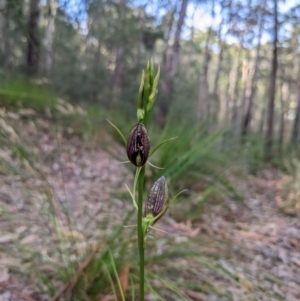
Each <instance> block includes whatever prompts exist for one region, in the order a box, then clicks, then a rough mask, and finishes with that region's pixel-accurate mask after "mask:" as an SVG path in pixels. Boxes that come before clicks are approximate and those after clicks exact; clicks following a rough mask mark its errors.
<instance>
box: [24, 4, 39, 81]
mask: <svg viewBox="0 0 300 301" xmlns="http://www.w3.org/2000/svg"><path fill="white" fill-rule="evenodd" d="M40 12H41V9H40V2H39V0H30V7H29V20H28V37H27V72H28V74H29V75H36V74H37V72H38V67H39V58H40V35H39V19H40Z"/></svg>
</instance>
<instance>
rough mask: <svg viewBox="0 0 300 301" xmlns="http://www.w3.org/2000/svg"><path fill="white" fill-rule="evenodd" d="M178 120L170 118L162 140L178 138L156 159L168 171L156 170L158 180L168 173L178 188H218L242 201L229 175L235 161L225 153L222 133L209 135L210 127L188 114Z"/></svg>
mask: <svg viewBox="0 0 300 301" xmlns="http://www.w3.org/2000/svg"><path fill="white" fill-rule="evenodd" d="M174 119H175V118H174ZM174 119H173V118H172V117H169V121H168V122H167V124H166V126H165V127H164V129H163V131H162V133H161V137H160V139H159V140H162V139H164V138H166V137H172V136H175V135H177V136H178V138H177V139H176V140H174V141H171V142H169V143H167V144H166V145H164V146H162V148H161V149H160V150H159V151H158V155H157V156H155V165H157V166H159V167H162V168H165V170H162V171H154V174H155V177H157V176H158V175H157V174H159V175H160V174H164V175H166V176H168V177H170V178H171V179H172V183H173V185H174V186H175V187H179V188H184V187H191V189H192V190H193V189H195V190H196V191H200V192H204V191H205V190H206V189H210V188H209V187H210V186H215V187H219V188H220V189H222V190H223V191H224V190H225V191H226V192H227V194H229V195H231V196H234V197H237V198H239V195H238V193H237V191H236V190H235V188H234V187H233V185H232V184H231V183H230V181H229V180H228V179H227V176H226V175H225V171H226V169H227V168H229V166H230V165H231V164H232V158H230V157H229V156H228V155H227V154H226V153H224V152H223V151H222V132H221V131H216V132H214V133H209V132H208V129H207V124H205V123H200V124H197V123H195V124H193V123H192V121H191V120H190V119H189V118H188V117H187V116H186V115H185V114H184V115H183V116H179V115H176V122H174Z"/></svg>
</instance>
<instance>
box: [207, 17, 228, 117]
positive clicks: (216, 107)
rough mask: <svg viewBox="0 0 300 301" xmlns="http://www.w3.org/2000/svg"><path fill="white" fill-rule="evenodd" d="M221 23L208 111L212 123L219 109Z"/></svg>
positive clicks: (222, 47) (222, 46) (222, 50)
mask: <svg viewBox="0 0 300 301" xmlns="http://www.w3.org/2000/svg"><path fill="white" fill-rule="evenodd" d="M222 24H223V22H221V24H220V27H219V31H218V40H219V47H220V52H219V55H218V63H217V71H216V75H215V79H214V85H213V92H212V100H213V103H212V105H211V111H210V115H211V121H212V123H216V122H217V117H218V112H219V110H220V95H219V79H220V74H221V67H222V62H223V57H224V47H225V46H224V44H225V43H224V41H223V40H222V38H221V29H222Z"/></svg>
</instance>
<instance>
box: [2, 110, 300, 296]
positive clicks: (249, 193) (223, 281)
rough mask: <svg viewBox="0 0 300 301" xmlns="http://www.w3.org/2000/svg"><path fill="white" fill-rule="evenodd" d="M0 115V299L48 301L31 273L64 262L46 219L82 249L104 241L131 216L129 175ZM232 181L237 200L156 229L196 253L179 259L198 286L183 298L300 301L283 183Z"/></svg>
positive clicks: (292, 218) (99, 154)
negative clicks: (2, 138) (2, 137)
mask: <svg viewBox="0 0 300 301" xmlns="http://www.w3.org/2000/svg"><path fill="white" fill-rule="evenodd" d="M2 117H5V118H4V119H2V118H1V119H0V124H1V131H2V132H3V133H6V138H7V141H8V140H9V141H10V142H11V144H10V145H9V144H8V143H6V144H4V146H3V148H2V149H1V153H0V158H1V160H2V161H1V165H0V168H1V170H0V171H1V172H0V204H1V208H0V209H1V214H0V301H9V300H12V301H15V300H26V301H37V300H49V297H48V298H47V296H45V295H42V294H40V293H39V290H38V287H37V279H36V278H38V277H39V274H37V272H36V270H35V268H34V267H35V266H37V265H39V264H40V262H41V261H40V260H43V263H44V267H43V269H45V270H47V271H48V272H49V273H50V272H52V273H55V269H56V267H59V266H60V265H61V263H60V262H59V256H56V255H53V254H54V251H52V250H51V245H52V244H51V243H54V241H55V237H56V236H55V235H54V234H53V233H54V232H55V228H53V226H52V222H53V221H52V219H53V216H55V217H56V218H55V223H56V224H58V226H57V227H59V229H60V233H61V235H63V236H64V237H70V236H72V237H75V238H76V242H77V243H78V248H82V250H86V247H87V245H88V244H89V243H92V242H97V241H99V239H101V237H103V236H101V235H100V236H99V234H98V232H99V231H96V230H99V229H102V230H103V231H102V232H104V234H103V233H102V235H105V231H108V229H109V228H110V226H112V225H113V223H114V221H119V220H120V216H123V215H124V212H126V211H129V210H130V208H131V206H132V204H131V203H130V201H129V198H128V196H126V189H125V185H124V184H125V183H127V184H128V185H129V186H131V184H130V183H131V181H132V175H131V172H130V171H129V170H128V169H127V167H126V166H125V165H123V164H119V163H118V162H117V161H116V159H115V158H114V157H113V156H112V155H110V154H109V153H108V152H106V151H105V150H103V149H102V148H97V149H95V148H90V147H89V145H88V144H87V143H85V142H84V141H83V140H82V139H80V138H79V137H78V136H76V135H72V129H68V130H67V131H66V132H63V131H59V130H58V131H56V132H55V131H53V127H52V126H51V125H50V124H49V123H48V122H46V121H45V120H43V119H40V118H36V119H35V120H34V121H28V120H27V119H26V118H22V116H21V117H20V116H18V115H15V116H14V115H13V114H10V115H7V114H5V116H2ZM22 143H23V144H22ZM21 144H22V145H25V146H26V149H27V150H28V149H30V153H28V152H26V150H25V146H24V148H22V147H21ZM12 145H13V146H14V148H12ZM124 153H125V152H124ZM123 159H124V156H123V158H120V161H122V160H123ZM231 177H232V180H233V181H234V183H236V187H237V188H238V189H239V190H240V191H242V192H243V195H244V197H245V198H244V202H242V203H237V202H236V201H233V200H228V201H226V202H224V203H220V204H217V205H209V204H208V205H207V206H206V208H205V211H204V213H203V216H202V218H201V219H199V221H198V222H191V221H189V220H187V221H176V219H174V218H172V215H171V214H168V215H167V216H166V218H164V219H163V220H161V221H160V222H159V223H160V228H161V229H163V230H165V231H167V232H168V233H173V235H174V237H175V238H174V237H173V238H169V239H168V241H169V247H170V248H172V247H174V242H173V241H174V240H175V241H176V239H177V241H181V242H182V241H184V242H185V244H186V246H188V247H189V248H190V250H194V251H195V252H199V253H201V254H203V256H202V257H201V260H200V261H197V262H196V261H195V259H183V265H184V266H185V268H186V269H190V271H189V272H191V270H193V273H192V275H193V277H194V279H193V281H194V282H197V281H199V283H200V282H201V283H202V288H203V290H202V291H195V290H193V289H192V288H186V289H185V291H184V293H185V294H186V295H187V296H188V297H189V298H190V299H191V300H201V301H217V300H218V301H219V300H221V301H223V300H224V301H226V300H237V301H243V300H266V301H272V300H286V301H297V300H300V220H299V218H298V217H297V216H296V215H294V214H293V212H291V211H290V212H289V211H287V212H288V213H289V214H286V213H284V212H283V211H282V210H281V209H280V208H279V207H280V206H281V203H283V200H284V199H285V196H286V195H285V190H284V187H285V183H286V182H287V181H288V180H289V178H288V176H286V175H284V174H282V173H280V172H279V171H277V170H275V169H272V168H265V169H264V170H262V171H261V172H259V173H258V174H257V175H256V176H253V175H248V176H243V177H239V176H234V175H232V176H231ZM125 196H126V197H125ZM49 200H50V201H49ZM65 208H67V210H68V212H69V213H68V214H66V213H65V212H64V211H63V209H65ZM49 210H50V211H51V210H52V211H51V212H54V214H53V215H51V214H49ZM68 218H71V220H72V221H76V225H75V226H74V227H75V228H76V230H74V229H73V230H72V231H70V230H69V229H68V227H66V226H65V225H66V224H67V223H66V220H67V219H68ZM100 231H101V230H100ZM160 235H163V234H158V236H160ZM176 236H177V238H176ZM215 241H217V242H220V243H218V244H214V243H213V242H215ZM56 243H57V242H56ZM206 255H207V256H208V257H207V258H209V260H208V259H206V257H205V256H206ZM214 255H216V256H214ZM39 256H40V257H41V258H42V259H40V257H39ZM74 256H75V255H74ZM212 258H213V259H212ZM47 260H48V261H47ZM45 262H46V263H45ZM183 274H184V273H183ZM187 275H191V274H187ZM187 277H188V276H187ZM191 277H192V276H191ZM197 277H198V278H197ZM205 283H206V284H207V285H206V286H205V285H204V284H205ZM57 285H58V286H61V283H57ZM205 287H208V289H207V290H205ZM99 300H101V299H99ZM103 300H104V299H103ZM149 300H154V299H153V298H152V299H151V298H150V297H149Z"/></svg>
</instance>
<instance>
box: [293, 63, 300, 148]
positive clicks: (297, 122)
mask: <svg viewBox="0 0 300 301" xmlns="http://www.w3.org/2000/svg"><path fill="white" fill-rule="evenodd" d="M299 126H300V59H299V60H298V75H297V108H296V115H295V119H294V123H293V128H292V136H291V145H292V147H293V148H294V149H295V150H296V151H297V150H298V147H297V142H298V139H299Z"/></svg>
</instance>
